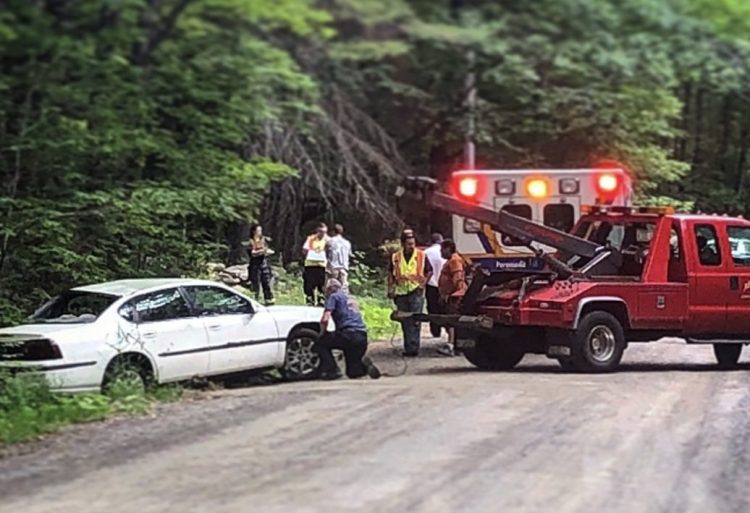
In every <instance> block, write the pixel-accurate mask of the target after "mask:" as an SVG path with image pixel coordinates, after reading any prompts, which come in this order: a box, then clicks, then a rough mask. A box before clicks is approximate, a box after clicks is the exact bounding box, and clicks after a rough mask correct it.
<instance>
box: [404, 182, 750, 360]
mask: <svg viewBox="0 0 750 513" xmlns="http://www.w3.org/2000/svg"><path fill="white" fill-rule="evenodd" d="M402 192H408V193H410V194H412V195H417V196H419V199H421V200H423V201H426V202H427V203H428V204H429V205H430V206H431V207H433V208H439V209H443V210H446V211H448V212H450V213H452V214H455V215H459V216H462V217H465V218H468V219H472V220H475V221H477V222H479V223H482V224H483V225H486V226H489V227H491V229H492V230H494V231H496V232H498V233H501V234H503V236H508V237H513V238H514V239H515V240H516V241H518V242H519V243H521V244H524V245H526V246H527V247H528V248H530V249H533V250H534V251H535V252H536V254H537V256H538V257H539V258H541V259H543V260H544V262H545V263H546V265H545V266H544V268H543V269H541V270H538V271H535V270H518V271H508V270H507V269H504V270H502V271H498V272H492V271H491V270H487V269H486V268H476V269H475V270H474V273H473V277H472V278H471V282H470V284H469V287H468V289H467V292H466V294H465V295H464V297H463V298H462V300H461V303H460V305H458V308H459V310H458V313H454V314H445V315H429V314H408V313H401V312H396V313H394V316H393V319H394V320H402V319H405V318H407V317H411V318H412V319H416V320H418V321H421V322H436V323H438V324H441V325H443V326H446V327H448V328H450V329H451V330H450V331H451V332H452V336H453V337H454V342H455V344H456V347H457V349H459V350H460V351H461V352H462V353H463V354H464V355H465V357H466V358H467V359H468V360H469V361H470V362H471V363H472V364H474V365H476V366H477V367H480V368H483V369H491V370H503V369H510V368H512V367H514V366H515V365H516V364H517V363H518V362H520V361H521V359H522V358H523V356H524V355H525V354H526V353H534V354H546V355H547V356H548V357H550V358H555V359H557V360H558V361H559V362H560V364H561V366H562V367H563V368H565V369H569V370H573V371H578V372H608V371H613V370H615V369H616V368H617V366H618V365H619V363H620V360H621V358H622V355H623V352H624V351H625V349H626V348H627V346H628V344H629V343H631V342H648V341H654V340H658V339H660V338H663V337H679V338H683V339H685V340H686V341H687V342H688V343H693V344H713V348H714V353H715V355H716V359H717V361H718V363H719V364H720V365H721V366H725V367H731V366H734V365H736V364H737V362H738V360H739V356H740V352H741V351H742V346H743V344H747V343H750V222H749V221H746V220H744V219H740V218H733V217H721V216H707V215H684V214H674V213H673V212H672V211H671V210H669V209H653V208H651V209H650V208H638V207H588V208H586V209H584V210H583V215H582V216H581V217H580V219H579V220H578V222H577V223H576V225H575V226H574V227H573V228H572V230H571V232H570V233H566V232H562V231H559V230H556V229H554V228H551V227H548V226H544V225H543V224H540V223H536V222H534V221H530V220H528V219H524V218H521V217H518V216H515V215H513V214H511V213H508V212H504V211H496V210H494V209H492V208H490V207H487V206H484V205H480V204H472V203H469V202H466V201H465V200H462V199H459V198H456V197H454V196H453V195H450V194H447V193H444V192H440V191H439V190H438V189H437V184H436V183H435V182H434V181H432V180H430V179H424V178H421V177H420V178H412V179H410V180H409V181H408V182H407V184H406V187H405V188H404V189H403V190H402ZM540 245H543V246H545V247H551V248H554V249H555V250H556V251H555V252H554V253H545V252H544V251H542V250H540V249H538V248H539V246H540Z"/></svg>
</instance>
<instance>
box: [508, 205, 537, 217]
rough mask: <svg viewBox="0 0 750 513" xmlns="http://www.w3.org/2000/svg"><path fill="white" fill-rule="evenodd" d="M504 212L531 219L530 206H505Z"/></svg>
mask: <svg viewBox="0 0 750 513" xmlns="http://www.w3.org/2000/svg"><path fill="white" fill-rule="evenodd" d="M502 210H503V211H504V212H508V213H509V214H513V215H514V216H518V217H523V218H524V219H531V207H530V206H529V205H518V204H513V205H505V206H504V207H503V208H502Z"/></svg>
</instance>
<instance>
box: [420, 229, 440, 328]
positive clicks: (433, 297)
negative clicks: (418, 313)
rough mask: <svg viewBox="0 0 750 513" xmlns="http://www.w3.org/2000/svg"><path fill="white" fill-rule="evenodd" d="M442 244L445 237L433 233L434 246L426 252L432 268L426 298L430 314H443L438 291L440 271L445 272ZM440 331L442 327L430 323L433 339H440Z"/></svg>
mask: <svg viewBox="0 0 750 513" xmlns="http://www.w3.org/2000/svg"><path fill="white" fill-rule="evenodd" d="M441 242H443V235H442V234H440V233H433V234H432V245H431V246H430V247H429V248H427V249H426V250H425V252H424V254H425V256H426V257H427V260H428V261H429V262H430V265H431V266H432V276H430V280H429V281H428V282H427V288H426V290H425V297H426V298H427V313H430V314H441V313H443V309H442V304H441V302H440V291H439V290H438V278H439V277H440V271H442V270H443V264H444V263H445V259H444V258H443V256H442V253H441V250H440V243H441ZM440 331H441V330H440V326H438V325H437V324H434V323H430V333H432V336H433V337H435V338H437V337H439V336H440Z"/></svg>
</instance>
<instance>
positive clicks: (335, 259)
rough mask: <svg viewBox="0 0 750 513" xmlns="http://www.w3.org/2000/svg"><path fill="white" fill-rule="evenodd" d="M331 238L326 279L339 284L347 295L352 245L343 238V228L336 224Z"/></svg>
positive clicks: (328, 248) (328, 247)
mask: <svg viewBox="0 0 750 513" xmlns="http://www.w3.org/2000/svg"><path fill="white" fill-rule="evenodd" d="M332 235H333V236H332V237H331V238H330V240H329V241H328V246H327V248H326V249H327V251H328V278H329V279H334V280H338V281H340V282H341V290H343V291H344V292H345V293H346V294H348V293H349V259H350V258H351V255H352V244H351V242H349V241H348V240H346V239H345V238H344V227H343V226H341V225H340V224H337V225H335V226H334V227H333V234H332Z"/></svg>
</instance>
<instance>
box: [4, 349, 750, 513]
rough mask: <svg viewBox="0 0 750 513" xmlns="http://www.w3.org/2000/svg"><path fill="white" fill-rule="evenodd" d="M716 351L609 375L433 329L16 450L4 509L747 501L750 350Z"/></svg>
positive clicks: (535, 507) (639, 360) (670, 506)
mask: <svg viewBox="0 0 750 513" xmlns="http://www.w3.org/2000/svg"><path fill="white" fill-rule="evenodd" d="M376 346H377V347H376ZM373 353H374V355H375V359H376V361H378V362H379V363H381V364H382V367H383V369H384V370H385V371H386V372H390V373H393V374H395V373H397V372H399V371H400V370H401V369H402V365H403V361H402V360H401V358H397V357H395V356H394V353H393V351H392V349H391V348H390V347H389V346H388V345H387V344H377V345H374V346H373ZM713 361H714V360H713V354H712V352H711V348H710V347H708V346H705V347H704V346H701V347H687V346H685V345H683V344H680V343H664V342H662V343H658V344H651V345H634V346H631V348H630V349H629V350H628V351H627V353H626V357H625V363H624V365H623V368H622V371H621V372H618V373H616V374H611V375H594V376H589V375H576V374H564V373H562V372H561V371H560V370H559V368H558V367H557V365H556V363H554V362H552V361H550V360H547V359H546V358H543V357H528V356H527V357H526V359H525V360H524V361H523V362H522V364H521V366H520V367H519V368H518V369H517V370H515V371H513V372H505V373H485V372H479V371H476V370H475V369H473V368H472V367H471V366H469V364H468V363H466V362H465V361H464V359H463V358H442V357H439V356H437V354H436V353H435V346H434V344H433V345H431V346H428V347H427V348H426V351H425V355H424V357H423V358H420V359H419V360H410V361H409V365H408V368H407V369H406V374H405V375H403V376H400V377H394V378H383V379H381V380H379V381H370V380H356V381H348V380H340V381H336V382H308V383H293V384H282V385H274V386H265V387H252V388H245V389H239V390H227V391H220V392H212V393H207V394H202V395H201V396H200V399H198V400H192V401H183V402H180V403H177V404H170V405H165V406H162V407H160V408H159V409H158V411H157V412H156V413H155V415H154V416H152V417H148V418H137V419H133V418H124V419H115V420H112V421H109V422H106V423H100V424H93V425H88V426H81V427H76V428H73V429H71V430H69V431H66V432H65V433H63V434H61V435H59V436H53V437H50V438H48V439H47V440H44V441H42V442H39V443H35V444H31V445H27V446H24V447H21V448H20V449H18V448H15V449H12V453H11V452H6V453H5V454H4V455H3V456H0V458H2V459H0V497H1V498H2V499H1V500H0V512H2V513H5V512H13V513H19V512H22V513H43V512H44V513H46V512H50V513H52V512H54V513H61V512H62V513H68V512H70V513H88V512H91V513H104V512H106V513H120V512H123V513H124V512H137V513H152V512H153V513H165V512H180V513H184V512H210V513H223V512H245V511H247V512H258V513H274V512H295V513H296V512H299V513H308V512H309V513H315V512H325V513H335V512H357V511H367V512H410V513H412V512H425V513H435V512H472V513H474V512H487V511H503V512H549V511H555V512H557V513H565V512H597V513H599V512H605V511H606V512H607V513H616V512H638V513H643V512H646V513H648V512H675V513H685V512H700V513H709V512H710V513H723V512H737V513H747V512H749V511H750V365H748V364H747V363H745V364H744V365H743V367H742V369H740V370H737V371H731V372H721V371H717V370H716V368H715V366H714V363H713ZM743 361H745V362H748V361H750V350H748V354H747V355H745V358H744V360H743Z"/></svg>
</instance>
